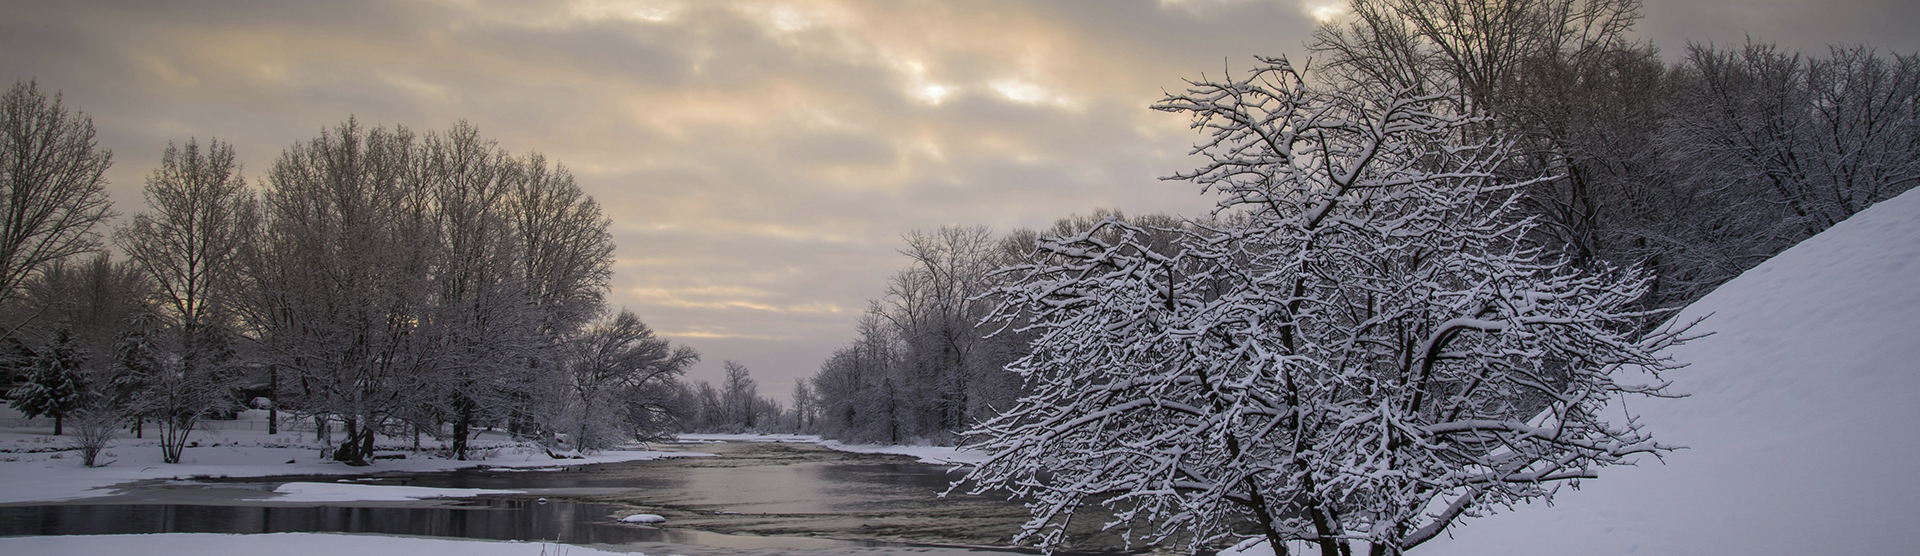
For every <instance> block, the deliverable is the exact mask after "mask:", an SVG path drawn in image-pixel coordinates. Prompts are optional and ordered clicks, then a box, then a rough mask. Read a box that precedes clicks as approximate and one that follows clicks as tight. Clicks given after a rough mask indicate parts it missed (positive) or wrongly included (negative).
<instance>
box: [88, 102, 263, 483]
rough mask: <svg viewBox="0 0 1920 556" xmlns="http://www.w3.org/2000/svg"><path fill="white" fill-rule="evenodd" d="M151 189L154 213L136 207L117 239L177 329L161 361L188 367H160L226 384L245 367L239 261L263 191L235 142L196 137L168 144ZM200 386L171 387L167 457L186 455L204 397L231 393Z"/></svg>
mask: <svg viewBox="0 0 1920 556" xmlns="http://www.w3.org/2000/svg"><path fill="white" fill-rule="evenodd" d="M145 194H146V199H147V206H148V207H150V208H151V209H152V210H153V212H152V213H142V214H137V215H134V217H133V221H132V222H131V223H129V224H128V225H127V226H126V227H125V228H122V229H121V230H120V233H119V235H118V236H116V241H117V242H118V243H119V244H120V247H121V248H122V249H125V250H126V252H127V254H128V256H129V257H130V258H131V259H132V261H133V263H134V264H135V265H137V266H138V267H139V268H140V269H142V270H144V271H145V274H146V275H147V276H149V277H151V279H152V280H153V282H154V284H155V285H156V286H157V288H156V290H157V291H158V294H159V295H158V299H159V307H158V309H159V311H158V312H157V314H158V316H159V317H160V320H161V322H160V325H161V326H162V328H163V329H164V330H165V334H167V335H168V336H169V338H167V339H166V340H165V341H162V342H155V343H153V344H152V346H153V347H155V348H157V349H161V350H163V354H161V355H160V356H159V359H160V360H161V361H165V362H167V364H168V365H167V366H169V367H172V366H176V365H177V367H178V368H168V369H165V370H164V371H163V372H162V371H159V370H156V372H160V375H158V376H165V377H167V379H166V380H167V381H168V382H169V383H173V382H177V383H179V384H178V385H176V386H175V387H178V388H188V389H202V388H207V389H216V390H217V389H222V388H226V387H228V385H225V384H221V382H222V381H221V380H219V379H220V378H221V377H230V376H233V375H236V374H237V372H236V370H235V369H234V368H232V367H233V365H234V364H235V363H236V361H235V360H234V359H233V341H234V340H233V338H232V337H231V336H230V335H231V334H233V333H234V332H235V330H236V329H235V327H236V325H237V323H236V322H235V320H234V319H235V316H236V314H237V313H236V310H235V304H236V302H237V300H236V298H235V290H236V288H237V286H238V279H239V270H240V265H239V264H238V261H239V257H240V254H241V252H242V247H243V246H244V245H245V244H246V242H247V241H249V240H251V239H252V238H253V235H254V233H255V232H256V230H257V228H258V226H257V222H258V218H259V217H258V207H257V204H256V201H255V200H254V196H253V192H252V191H250V190H248V189H247V185H246V181H245V180H244V179H242V178H241V177H240V167H239V165H238V164H237V163H235V162H234V155H233V147H232V146H231V145H228V144H226V143H222V142H220V141H218V140H210V141H208V143H207V147H206V149H205V150H204V151H203V150H202V149H201V148H200V145H199V142H198V141H196V140H193V139H188V140H187V143H186V145H185V146H184V148H183V147H178V146H175V145H171V144H169V145H167V149H166V151H165V152H163V153H162V154H161V157H160V167H159V168H158V169H155V170H154V171H153V173H152V174H150V175H149V176H148V177H147V187H146V190H145ZM176 374H177V375H182V376H179V377H174V376H172V375H176ZM195 394H196V393H194V392H186V393H175V394H170V395H168V396H166V401H163V402H161V403H159V404H158V405H156V406H155V409H154V413H155V415H154V416H155V417H156V418H157V419H158V421H159V423H160V427H161V433H162V434H161V437H162V439H163V441H162V443H161V448H162V452H163V453H164V455H165V456H166V457H165V459H166V461H167V463H177V462H178V461H179V457H180V451H181V449H182V446H184V445H185V443H186V440H187V435H188V434H190V433H191V432H192V430H193V426H194V422H195V421H197V420H198V418H199V417H200V415H202V414H203V413H205V412H206V411H207V410H208V409H210V408H209V407H203V406H199V405H197V404H200V403H216V402H218V401H220V400H222V399H223V396H199V395H195ZM176 402H190V403H185V404H184V405H183V404H182V403H176ZM150 405H151V404H150Z"/></svg>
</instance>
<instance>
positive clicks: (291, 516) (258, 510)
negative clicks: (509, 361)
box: [0, 500, 885, 549]
mask: <svg viewBox="0 0 1920 556" xmlns="http://www.w3.org/2000/svg"><path fill="white" fill-rule="evenodd" d="M608 511H609V508H608V507H607V506H605V505H601V504H574V503H566V502H550V503H547V504H540V503H537V502H533V501H529V500H486V501H483V502H482V503H478V504H475V505H471V506H458V507H438V508H418V507H412V508H401V507H386V508H365V507H339V506H314V507H286V506H206V505H188V504H72V505H54V506H9V507H0V536H17V535H120V534H140V533H232V534H250V533H305V532H314V533H378V534H387V535H420V536H434V537H462V538H470V539H489V540H510V541H551V542H562V543H568V544H607V545H630V544H647V543H667V544H677V545H702V546H710V547H728V548H741V549H753V548H766V547H774V546H777V547H782V548H801V549H830V548H835V547H845V548H854V547H871V546H882V545H884V544H885V543H874V542H862V541H842V540H829V539H813V538H777V539H776V538H766V537H748V536H738V535H719V534H714V533H706V532H701V531H687V530H676V529H662V528H651V527H637V526H632V525H623V524H615V523H611V522H609V521H608V520H607V519H606V517H607V513H608Z"/></svg>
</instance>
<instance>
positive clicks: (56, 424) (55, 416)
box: [53, 413, 61, 436]
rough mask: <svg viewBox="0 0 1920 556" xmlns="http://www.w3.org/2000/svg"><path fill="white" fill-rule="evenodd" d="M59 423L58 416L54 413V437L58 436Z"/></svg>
mask: <svg viewBox="0 0 1920 556" xmlns="http://www.w3.org/2000/svg"><path fill="white" fill-rule="evenodd" d="M60 421H61V419H60V414H58V413H55V414H54V415H53V435H54V436H60Z"/></svg>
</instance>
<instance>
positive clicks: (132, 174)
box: [0, 0, 1920, 400]
mask: <svg viewBox="0 0 1920 556" xmlns="http://www.w3.org/2000/svg"><path fill="white" fill-rule="evenodd" d="M1340 5H1341V3H1340V2H1337V1H1334V0H1109V1H1099V2H1096V1H1091V0H1082V1H1026V2H1015V1H994V0H979V1H955V2H931V1H913V0H875V1H870V2H868V1H855V0H818V1H793V2H767V1H733V0H711V1H692V0H686V1H675V0H577V1H564V0H556V1H520V0H419V1H411V2H376V1H367V0H349V1H337V2H336V1H329V2H312V1H306V0H278V1H272V0H269V1H248V0H214V1H180V2H148V1H133V0H129V1H125V2H105V1H101V2H91V1H73V2H27V1H13V0H0V79H5V80H7V81H8V82H9V83H8V84H11V83H12V82H14V81H19V80H28V79H31V80H35V81H36V82H37V83H38V85H39V87H40V88H42V89H43V90H52V91H59V92H61V94H62V95H63V99H64V102H65V104H66V106H67V107H68V108H69V109H70V110H71V109H78V110H80V111H83V112H85V113H86V114H87V115H88V116H90V117H92V119H93V122H94V125H95V126H96V128H97V130H98V133H99V135H98V138H99V142H100V144H101V146H102V147H104V148H106V149H109V150H111V151H113V153H114V165H113V168H112V169H111V170H110V171H109V173H108V178H109V180H111V184H110V185H109V186H108V190H109V193H110V194H111V195H112V199H113V202H114V206H115V208H116V210H118V211H119V212H121V213H123V214H133V213H137V212H141V211H144V210H145V207H144V204H143V201H142V198H141V195H140V188H141V187H142V186H143V184H144V180H145V176H146V175H147V174H148V173H150V172H151V171H152V170H153V169H154V168H155V167H156V166H157V165H158V163H159V159H160V153H161V152H162V150H163V149H165V147H166V145H167V143H168V142H169V141H172V142H184V141H185V140H187V139H189V138H198V139H199V140H200V141H202V142H204V141H206V140H207V139H208V138H217V139H219V140H221V141H226V142H229V143H232V144H233V145H234V147H235V149H236V151H237V152H238V155H239V157H240V159H241V160H242V162H243V164H244V169H243V175H244V176H246V177H247V178H248V179H249V181H250V183H253V184H255V185H261V184H260V182H259V180H258V179H257V178H258V176H262V175H264V174H265V172H266V170H267V169H268V168H269V167H271V165H272V163H273V160H274V158H276V157H278V156H279V155H280V153H281V152H282V151H283V150H285V149H286V148H287V147H288V146H290V145H292V144H294V143H297V142H302V141H306V140H309V139H312V138H314V137H316V136H318V134H319V132H320V130H321V129H322V128H324V127H328V126H331V125H334V124H337V123H339V122H341V121H344V120H345V119H346V118H347V117H349V116H352V117H355V118H358V119H359V120H360V121H361V122H364V123H367V124H372V125H382V126H389V127H390V126H406V127H409V128H412V129H414V130H441V129H446V128H448V127H450V126H452V125H453V124H454V123H455V122H458V121H460V120H462V119H464V120H466V121H468V122H470V123H471V124H473V125H474V126H476V127H477V128H478V129H479V130H480V132H481V134H482V135H484V136H486V137H489V138H492V139H494V140H496V141H498V142H499V144H500V146H501V147H503V148H505V149H507V150H509V151H511V152H514V153H526V152H528V151H539V152H541V153H543V154H544V155H546V156H547V158H548V160H550V161H557V162H559V163H562V164H564V165H566V166H567V167H568V168H569V169H570V170H571V171H572V172H573V174H574V175H575V177H576V179H577V180H578V182H579V184H580V185H581V187H582V188H583V189H584V190H586V192H587V193H588V194H590V195H592V196H593V197H594V198H595V199H596V200H598V201H599V202H600V203H601V204H602V206H603V209H604V210H605V212H606V214H607V216H608V217H610V218H611V219H612V225H611V231H612V233H613V237H614V241H615V243H616V244H617V245H618V250H617V252H616V255H615V256H616V258H617V260H616V262H615V266H614V271H615V274H614V278H613V284H612V291H611V292H609V295H608V301H609V303H610V305H611V306H612V307H614V308H616V309H617V308H626V309H630V310H632V311H634V312H635V313H636V314H638V315H639V316H640V317H641V319H642V320H644V321H646V322H647V323H649V324H650V325H652V326H653V327H654V328H655V329H656V330H658V331H659V332H660V333H661V334H662V335H664V336H666V337H668V338H670V339H672V340H674V341H676V342H680V343H684V344H686V345H689V346H692V347H694V348H695V349H697V350H699V351H700V352H701V354H702V355H703V357H704V359H703V360H702V362H701V363H700V364H699V365H697V366H696V367H695V368H694V369H693V371H692V372H691V373H690V377H691V378H693V379H696V380H707V381H713V382H717V379H718V377H719V376H720V369H721V366H722V362H723V361H725V360H734V361H738V362H740V363H743V364H745V365H746V366H747V367H748V368H750V369H752V370H753V373H754V376H755V377H756V378H757V379H758V381H759V383H760V384H761V391H762V393H764V394H769V395H772V396H773V397H775V398H776V399H781V400H784V399H786V398H787V394H788V392H789V391H790V390H791V388H792V386H793V381H794V379H796V378H799V377H804V376H809V375H811V374H812V373H813V371H814V370H816V369H817V368H818V367H819V364H820V362H821V361H822V360H823V359H825V357H826V356H827V355H828V354H829V353H830V352H831V351H832V350H833V349H834V348H835V347H837V346H839V345H841V344H843V343H845V342H846V341H848V340H849V339H851V338H852V336H853V333H854V332H853V331H854V324H855V321H856V319H858V317H859V315H860V313H861V312H862V311H863V310H865V309H866V307H867V306H868V303H869V300H872V299H877V298H880V297H881V296H883V295H884V294H885V290H886V282H887V280H888V278H889V277H890V276H891V275H892V274H893V273H894V272H895V271H896V270H898V269H900V268H902V267H904V266H905V264H906V263H907V260H906V259H905V257H903V256H902V255H900V254H899V252H898V250H899V249H900V248H901V247H902V240H901V237H902V235H903V234H906V233H908V232H910V231H912V230H916V229H919V230H931V229H934V228H938V227H940V226H943V225H985V226H989V227H990V228H992V229H993V230H994V231H996V232H1005V231H1007V230H1010V229H1013V228H1017V227H1043V226H1046V225H1048V224H1050V223H1051V222H1052V221H1053V220H1055V219H1057V218H1061V217H1065V216H1068V215H1072V214H1076V213H1078V214H1085V213H1088V212H1091V211H1093V210H1094V209H1096V208H1115V209H1120V210H1122V211H1125V212H1127V213H1130V214H1144V213H1154V212H1165V213H1172V214H1185V215H1197V214H1200V213H1202V212H1204V211H1205V210H1206V209H1207V208H1208V207H1209V206H1210V201H1209V200H1208V199H1207V198H1205V197H1203V196H1201V195H1200V192H1199V190H1198V189H1197V188H1196V187H1194V186H1192V185H1190V184H1185V183H1179V182H1167V181H1161V180H1159V179H1158V178H1159V177H1160V176H1165V175H1168V174H1172V173H1174V172H1178V171H1181V170H1185V169H1188V167H1190V166H1191V165H1193V164H1194V161H1193V160H1191V159H1189V158H1188V157H1187V151H1188V149H1189V147H1190V146H1191V145H1192V143H1193V141H1194V140H1195V139H1196V138H1197V137H1198V136H1197V135H1196V132H1194V131H1192V130H1190V129H1188V127H1187V122H1186V121H1185V120H1184V119H1182V118H1181V117H1180V116H1178V115H1174V114H1165V113H1159V112H1154V111H1152V110H1149V109H1148V108H1147V107H1148V106H1149V105H1150V104H1152V103H1153V102H1154V101H1155V100H1157V99H1159V98H1160V97H1161V96H1162V95H1164V94H1165V92H1167V91H1178V90H1180V89H1181V88H1182V87H1183V86H1184V82H1183V79H1193V78H1199V77H1201V76H1203V75H1205V76H1212V77H1218V76H1220V75H1222V72H1223V71H1227V70H1231V69H1236V68H1245V67H1249V66H1251V65H1252V63H1253V59H1252V57H1253V56H1254V55H1256V54H1259V55H1288V56H1290V57H1292V58H1294V59H1296V60H1304V59H1306V48H1305V43H1306V41H1307V40H1308V39H1309V38H1310V36H1311V34H1312V31H1313V29H1314V28H1315V26H1316V25H1318V24H1319V19H1320V18H1334V19H1336V20H1337V18H1338V17H1339V14H1340V9H1339V6H1340ZM1642 13H1643V14H1644V16H1645V17H1644V19H1643V20H1642V21H1641V23H1640V25H1639V27H1638V29H1637V33H1638V34H1639V35H1640V37H1641V38H1643V39H1644V40H1648V41H1651V42H1652V43H1653V44H1655V45H1656V46H1658V47H1660V48H1661V49H1662V51H1663V52H1665V53H1667V55H1668V56H1669V57H1671V56H1673V55H1676V54H1677V53H1679V52H1681V51H1682V50H1683V49H1684V47H1685V45H1686V44H1687V43H1688V41H1698V42H1712V43H1715V44H1721V45H1734V44H1742V43H1744V42H1746V41H1747V39H1748V37H1751V38H1753V39H1754V40H1757V41H1764V42H1774V43H1778V44H1780V45H1782V46H1784V47H1787V48H1791V49H1798V50H1803V51H1809V52H1823V51H1824V50H1825V48H1826V47H1825V45H1827V44H1830V43H1841V42H1844V43H1852V44H1861V43H1864V44H1868V45H1872V46H1876V47H1881V48H1885V49H1890V50H1894V51H1898V52H1904V53H1913V52H1915V51H1920V33H1915V32H1914V30H1915V29H1920V2H1908V1H1900V0H1826V1H1819V2H1814V1H1806V0H1646V1H1645V4H1644V7H1643V9H1642Z"/></svg>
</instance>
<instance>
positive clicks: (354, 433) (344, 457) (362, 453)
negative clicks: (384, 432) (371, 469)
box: [333, 419, 373, 467]
mask: <svg viewBox="0 0 1920 556" xmlns="http://www.w3.org/2000/svg"><path fill="white" fill-rule="evenodd" d="M346 428H347V431H346V432H347V439H346V441H344V442H341V443H340V447H339V448H335V449H334V450H333V460H334V461H338V462H341V463H345V464H347V465H351V466H354V467H363V466H366V465H367V460H368V459H369V458H370V457H371V456H372V455H373V427H372V426H370V425H367V424H364V423H361V422H360V420H359V419H347V420H346Z"/></svg>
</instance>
